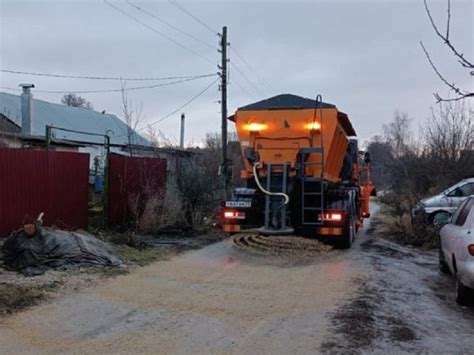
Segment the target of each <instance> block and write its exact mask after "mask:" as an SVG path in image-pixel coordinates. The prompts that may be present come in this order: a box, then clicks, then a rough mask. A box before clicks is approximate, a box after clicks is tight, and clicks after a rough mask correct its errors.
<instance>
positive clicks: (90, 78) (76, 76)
mask: <svg viewBox="0 0 474 355" xmlns="http://www.w3.org/2000/svg"><path fill="white" fill-rule="evenodd" d="M0 72H2V73H8V74H21V75H33V76H46V77H52V78H65V79H85V80H118V81H161V80H173V79H190V78H196V77H202V75H184V76H164V77H157V78H153V77H150V78H124V77H108V76H82V75H64V74H50V73H35V72H24V71H18V70H9V69H0ZM204 75H207V74H204ZM211 75H212V74H211Z"/></svg>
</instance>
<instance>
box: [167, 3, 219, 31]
mask: <svg viewBox="0 0 474 355" xmlns="http://www.w3.org/2000/svg"><path fill="white" fill-rule="evenodd" d="M169 2H170V4H171V5H173V6H175V7H176V8H178V9H179V10H181V11H182V12H184V13H185V14H186V15H188V16H189V17H191V18H193V19H194V20H195V21H197V22H198V23H200V24H201V25H202V26H204V27H205V28H207V29H208V30H209V31H210V32H212V33H213V34H217V33H218V31H216V30H214V29H213V28H212V27H211V26H209V25H208V24H207V23H205V22H204V21H202V20H200V19H199V18H198V17H196V16H194V15H193V14H192V13H191V12H189V11H188V10H186V9H185V8H184V7H183V6H181V5H180V4H178V2H177V1H176V0H169Z"/></svg>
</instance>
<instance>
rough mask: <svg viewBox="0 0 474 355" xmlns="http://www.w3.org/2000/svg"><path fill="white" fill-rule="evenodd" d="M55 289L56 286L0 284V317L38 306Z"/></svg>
mask: <svg viewBox="0 0 474 355" xmlns="http://www.w3.org/2000/svg"><path fill="white" fill-rule="evenodd" d="M55 288H56V286H55V285H54V284H45V285H44V286H43V287H42V286H23V285H12V284H9V283H0V317H3V316H6V315H9V314H12V313H14V312H18V311H21V310H23V309H26V308H28V307H31V306H34V305H37V304H38V303H40V302H41V301H43V300H45V299H46V298H47V293H48V292H51V291H53V290H54V289H55Z"/></svg>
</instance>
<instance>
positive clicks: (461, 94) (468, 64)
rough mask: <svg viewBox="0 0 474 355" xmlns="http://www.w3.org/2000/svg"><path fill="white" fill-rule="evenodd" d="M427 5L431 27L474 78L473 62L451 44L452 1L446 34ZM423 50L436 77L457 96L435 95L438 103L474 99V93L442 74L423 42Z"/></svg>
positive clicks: (426, 3) (448, 10)
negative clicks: (449, 97)
mask: <svg viewBox="0 0 474 355" xmlns="http://www.w3.org/2000/svg"><path fill="white" fill-rule="evenodd" d="M423 1H424V3H425V10H426V14H427V15H428V18H429V20H430V22H431V26H432V27H433V29H434V31H435V33H436V35H437V36H438V37H439V38H440V39H441V40H442V41H443V43H444V44H445V45H446V46H447V47H448V49H449V50H450V51H451V52H452V54H453V55H454V56H455V57H456V58H457V60H458V62H459V63H460V64H461V66H462V67H463V68H465V69H467V70H468V71H469V75H470V76H471V77H472V76H474V64H473V62H472V61H471V60H469V59H467V58H466V57H465V56H464V54H463V53H462V52H460V51H459V49H458V48H456V47H455V46H454V45H453V43H452V42H451V39H450V26H451V1H450V0H448V4H447V19H446V31H445V32H444V33H442V32H441V30H440V29H439V27H438V25H437V24H436V22H435V21H434V19H433V16H432V15H431V11H430V8H429V6H428V2H427V0H423ZM420 45H421V48H422V49H423V52H424V53H425V55H426V58H427V59H428V61H429V63H430V65H431V67H432V68H433V70H434V72H435V73H436V75H437V76H438V77H439V78H440V79H441V81H442V82H443V83H444V84H445V85H446V86H447V87H449V89H450V90H451V91H453V92H454V93H455V94H456V97H454V98H451V99H446V98H443V97H441V96H440V95H439V94H438V93H434V96H435V98H436V100H437V102H441V101H457V100H462V99H465V98H467V97H474V92H471V91H469V90H465V89H462V88H460V87H459V86H458V85H456V84H455V83H451V82H450V81H449V80H448V79H446V77H445V76H444V75H443V74H442V73H441V71H440V70H439V69H438V68H437V66H436V65H435V63H434V61H433V60H432V58H431V56H430V54H429V53H428V50H427V49H426V47H425V45H424V44H423V42H422V41H420Z"/></svg>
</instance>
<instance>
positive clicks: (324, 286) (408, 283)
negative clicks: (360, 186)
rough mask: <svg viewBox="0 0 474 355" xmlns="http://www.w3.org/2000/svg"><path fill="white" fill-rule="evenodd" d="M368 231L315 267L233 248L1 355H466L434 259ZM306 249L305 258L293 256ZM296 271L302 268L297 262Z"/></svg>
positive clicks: (40, 327) (72, 300)
mask: <svg viewBox="0 0 474 355" xmlns="http://www.w3.org/2000/svg"><path fill="white" fill-rule="evenodd" d="M374 234H375V233H374V229H373V228H371V227H370V226H369V225H367V226H366V229H365V232H364V233H360V234H359V238H358V242H357V243H356V245H355V246H354V247H353V248H352V249H351V250H349V251H335V250H328V249H327V248H319V247H317V248H316V247H315V248H314V250H317V249H321V250H320V251H321V253H320V254H318V255H316V254H314V253H313V254H312V258H311V261H305V262H304V263H301V262H300V261H301V260H300V259H298V258H294V259H291V257H294V256H290V257H288V256H285V257H283V258H282V256H281V255H263V254H262V253H260V252H259V253H251V252H249V250H246V249H242V248H241V247H235V245H234V244H233V242H232V241H231V240H226V241H222V242H219V243H216V244H213V245H210V246H207V247H205V248H203V249H200V250H196V251H191V252H187V253H184V254H182V255H179V256H176V257H174V258H172V259H171V260H168V261H160V262H157V263H154V264H151V265H149V266H146V267H144V268H139V269H138V270H136V271H135V272H133V273H130V274H127V275H123V276H118V277H116V278H113V279H109V280H107V281H104V283H103V284H101V285H98V286H97V287H95V288H94V289H89V290H87V291H83V292H80V293H74V294H68V295H64V296H63V297H59V298H57V299H55V300H54V301H53V302H49V303H47V304H44V305H41V306H37V307H34V308H31V309H29V310H26V311H24V312H21V313H18V314H16V315H13V316H11V317H8V318H4V319H3V320H2V321H1V323H0V348H1V349H2V352H3V353H31V354H33V353H34V354H58V353H61V354H63V353H73V354H74V353H81V354H92V353H114V354H128V353H154V354H155V353H160V354H161V353H162V354H169V353H175V354H187V353H192V354H209V353H214V354H254V353H271V354H289V353H293V354H308V353H331V354H332V353H381V352H387V351H388V352H392V353H413V352H414V353H468V352H469V351H470V350H471V349H472V348H473V347H474V340H472V329H473V325H474V312H472V310H471V309H464V308H460V307H457V306H456V304H455V302H454V295H453V291H452V290H453V282H452V280H451V279H450V278H448V277H446V276H444V275H440V274H439V273H438V271H437V265H436V257H435V254H434V253H431V252H420V251H417V250H415V249H409V248H404V247H400V246H397V245H395V244H393V243H390V242H387V241H383V240H380V239H379V238H377V237H376V236H375V235H374ZM296 249H297V248H296ZM291 260H294V262H291Z"/></svg>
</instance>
